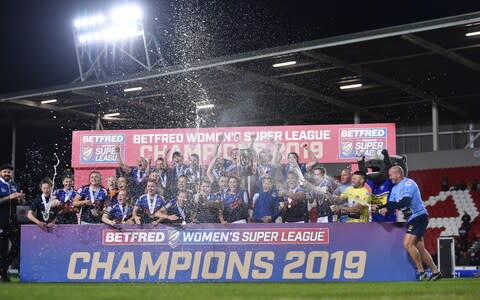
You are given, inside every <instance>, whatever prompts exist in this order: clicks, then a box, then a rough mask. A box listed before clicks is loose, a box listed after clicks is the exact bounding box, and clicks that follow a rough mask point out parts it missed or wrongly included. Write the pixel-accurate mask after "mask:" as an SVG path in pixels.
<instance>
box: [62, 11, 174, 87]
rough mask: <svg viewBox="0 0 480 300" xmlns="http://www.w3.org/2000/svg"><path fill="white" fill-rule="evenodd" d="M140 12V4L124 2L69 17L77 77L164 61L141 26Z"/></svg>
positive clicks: (153, 39) (98, 76)
mask: <svg viewBox="0 0 480 300" xmlns="http://www.w3.org/2000/svg"><path fill="white" fill-rule="evenodd" d="M143 13H144V12H143V9H142V8H141V6H139V5H136V4H126V5H122V6H117V7H114V8H113V9H109V10H102V11H100V12H95V13H93V14H91V15H81V16H80V17H79V18H77V19H74V20H72V21H73V22H72V23H73V24H72V28H71V29H72V33H73V40H74V46H75V55H76V57H77V63H78V71H79V73H80V77H79V78H78V79H79V80H81V81H85V80H87V79H88V78H90V77H95V78H96V79H97V80H100V79H101V77H109V76H111V75H116V74H117V73H118V71H121V72H132V71H135V72H136V71H137V70H138V69H140V68H142V69H143V70H147V71H151V70H152V68H153V67H154V66H157V65H158V66H161V65H164V64H165V63H164V60H163V56H162V54H161V51H160V47H159V44H160V43H159V41H158V39H157V37H156V36H155V34H152V33H148V32H147V33H146V31H145V29H144V26H143V22H144V20H143V18H144V15H143ZM112 62H113V63H112ZM120 69H121V70H120ZM78 79H76V80H78ZM102 79H105V78H102Z"/></svg>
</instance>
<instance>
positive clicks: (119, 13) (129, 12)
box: [111, 5, 143, 22]
mask: <svg viewBox="0 0 480 300" xmlns="http://www.w3.org/2000/svg"><path fill="white" fill-rule="evenodd" d="M111 17H112V21H114V22H129V21H135V20H141V19H142V18H143V13H142V10H141V9H140V7H138V6H135V5H126V6H121V7H117V8H115V9H114V10H113V11H112V14H111Z"/></svg>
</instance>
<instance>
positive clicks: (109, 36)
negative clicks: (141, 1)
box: [73, 5, 144, 44]
mask: <svg viewBox="0 0 480 300" xmlns="http://www.w3.org/2000/svg"><path fill="white" fill-rule="evenodd" d="M142 18H143V12H142V9H141V8H140V7H139V6H136V5H125V6H120V7H117V8H115V9H113V10H112V12H111V14H109V15H103V14H97V15H94V16H90V17H83V18H78V19H76V20H75V21H74V22H73V26H74V36H75V38H76V40H77V41H78V42H79V43H80V44H86V43H99V42H111V41H117V40H125V39H130V38H135V37H137V36H142V35H144V31H143V24H142V22H141V21H142Z"/></svg>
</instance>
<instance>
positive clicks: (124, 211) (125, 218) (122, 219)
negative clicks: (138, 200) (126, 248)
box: [102, 190, 133, 225]
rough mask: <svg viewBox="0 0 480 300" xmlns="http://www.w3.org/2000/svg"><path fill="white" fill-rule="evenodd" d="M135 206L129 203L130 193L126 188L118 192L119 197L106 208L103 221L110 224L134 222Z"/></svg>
mask: <svg viewBox="0 0 480 300" xmlns="http://www.w3.org/2000/svg"><path fill="white" fill-rule="evenodd" d="M132 213H133V207H132V206H131V205H130V204H129V203H128V195H127V192H126V191H124V190H120V191H119V192H118V195H117V197H116V198H115V199H114V200H113V201H112V202H111V203H110V205H109V206H108V207H107V208H106V209H105V212H104V213H103V216H102V222H103V223H105V224H108V225H116V224H133V220H132Z"/></svg>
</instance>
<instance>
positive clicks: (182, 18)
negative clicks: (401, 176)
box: [0, 0, 480, 94]
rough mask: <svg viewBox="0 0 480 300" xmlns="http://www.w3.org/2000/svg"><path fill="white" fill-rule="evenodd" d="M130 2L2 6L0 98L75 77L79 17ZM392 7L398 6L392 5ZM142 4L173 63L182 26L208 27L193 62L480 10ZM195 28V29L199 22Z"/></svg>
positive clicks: (452, 4)
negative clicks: (75, 29)
mask: <svg viewBox="0 0 480 300" xmlns="http://www.w3.org/2000/svg"><path fill="white" fill-rule="evenodd" d="M125 2H126V1H98V0H97V1H91V0H82V1H74V0H35V1H33V0H29V1H26V0H16V1H1V4H0V14H1V18H0V22H1V23H0V28H1V29H0V30H1V44H0V45H1V55H0V60H1V63H0V65H1V66H2V71H1V72H0V76H1V77H0V94H5V93H11V92H21V91H24V90H28V89H37V88H46V87H49V86H52V85H58V84H66V83H69V82H71V81H72V80H74V79H75V78H76V77H77V76H78V70H77V65H76V60H75V52H74V47H73V37H72V23H73V20H74V18H75V17H77V16H82V15H89V14H90V13H92V12H98V11H102V10H103V8H109V7H112V6H113V5H114V4H115V3H125ZM393 2H396V4H394V3H393ZM463 2H464V3H463V4H462V1H251V0H249V1H245V0H244V1H225V0H215V1H208V0H205V1H169V0H157V1H153V0H150V1H147V0H144V1H138V2H137V3H141V4H142V6H143V7H144V8H146V9H145V12H146V13H145V14H146V15H145V26H146V28H147V30H150V31H151V32H154V33H155V34H156V35H157V37H158V38H159V40H160V41H161V43H162V48H163V50H164V53H163V54H164V56H165V59H166V61H167V63H168V64H176V63H178V57H177V56H176V53H175V49H176V48H175V45H176V44H177V43H179V40H180V39H182V38H183V37H181V36H178V33H179V30H178V28H179V27H181V26H187V27H188V26H190V27H192V28H189V30H190V31H194V30H195V26H196V25H197V24H198V23H202V24H203V25H204V26H203V27H202V28H203V31H202V32H201V34H199V35H198V36H197V37H196V39H198V40H199V41H200V42H201V43H203V44H208V45H209V47H208V49H205V50H206V51H198V53H196V54H195V56H196V57H191V58H192V59H198V58H200V59H201V58H207V57H215V56H221V55H227V54H233V53H238V52H243V51H248V50H255V49H263V48H268V47H274V46H280V45H285V44H289V43H294V42H301V41H307V40H312V39H318V38H323V37H328V36H334V35H339V34H344V33H353V32H359V31H364V30H368V29H374V28H381V27H386V26H393V25H399V24H405V23H410V22H416V21H421V20H428V19H433V18H439V17H445V16H451V15H456V14H462V13H467V12H472V11H476V10H480V3H478V1H463ZM196 23H197V24H196Z"/></svg>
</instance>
